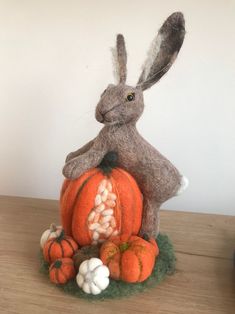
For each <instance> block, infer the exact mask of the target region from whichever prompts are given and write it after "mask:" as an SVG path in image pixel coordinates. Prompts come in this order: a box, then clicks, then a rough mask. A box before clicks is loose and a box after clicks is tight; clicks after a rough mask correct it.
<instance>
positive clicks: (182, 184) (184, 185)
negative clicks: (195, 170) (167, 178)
mask: <svg viewBox="0 0 235 314" xmlns="http://www.w3.org/2000/svg"><path fill="white" fill-rule="evenodd" d="M188 185H189V180H188V178H186V177H185V176H182V177H181V181H180V188H179V190H178V191H177V192H176V194H175V195H176V196H178V195H180V194H182V193H183V192H184V191H185V190H186V189H187V187H188Z"/></svg>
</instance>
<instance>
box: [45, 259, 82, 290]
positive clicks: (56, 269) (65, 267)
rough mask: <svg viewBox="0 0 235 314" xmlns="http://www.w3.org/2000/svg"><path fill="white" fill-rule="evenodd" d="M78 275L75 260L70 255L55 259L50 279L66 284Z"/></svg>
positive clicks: (50, 269) (50, 271)
mask: <svg viewBox="0 0 235 314" xmlns="http://www.w3.org/2000/svg"><path fill="white" fill-rule="evenodd" d="M75 275H76V271H75V267H74V263H73V260H72V259H71V258H69V257H65V258H60V259H57V260H56V261H54V263H52V264H51V266H50V268H49V276H50V280H51V282H53V283H56V284H64V283H66V282H67V281H69V280H70V279H72V278H74V277H75Z"/></svg>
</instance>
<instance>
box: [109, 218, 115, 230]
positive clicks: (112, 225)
mask: <svg viewBox="0 0 235 314" xmlns="http://www.w3.org/2000/svg"><path fill="white" fill-rule="evenodd" d="M110 225H111V227H112V228H115V227H116V220H115V218H114V217H112V218H111V219H110Z"/></svg>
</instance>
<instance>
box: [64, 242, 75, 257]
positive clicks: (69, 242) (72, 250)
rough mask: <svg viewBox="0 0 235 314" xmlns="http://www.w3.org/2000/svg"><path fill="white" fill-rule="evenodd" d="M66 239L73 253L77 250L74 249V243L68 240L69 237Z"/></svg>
mask: <svg viewBox="0 0 235 314" xmlns="http://www.w3.org/2000/svg"><path fill="white" fill-rule="evenodd" d="M64 241H65V242H66V243H68V245H69V246H70V248H71V249H72V252H73V254H74V253H75V250H74V248H73V246H72V244H71V243H70V242H69V240H68V239H64Z"/></svg>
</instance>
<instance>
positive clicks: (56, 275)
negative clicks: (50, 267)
mask: <svg viewBox="0 0 235 314" xmlns="http://www.w3.org/2000/svg"><path fill="white" fill-rule="evenodd" d="M55 280H56V283H57V284H58V283H59V269H58V268H56V269H55Z"/></svg>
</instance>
